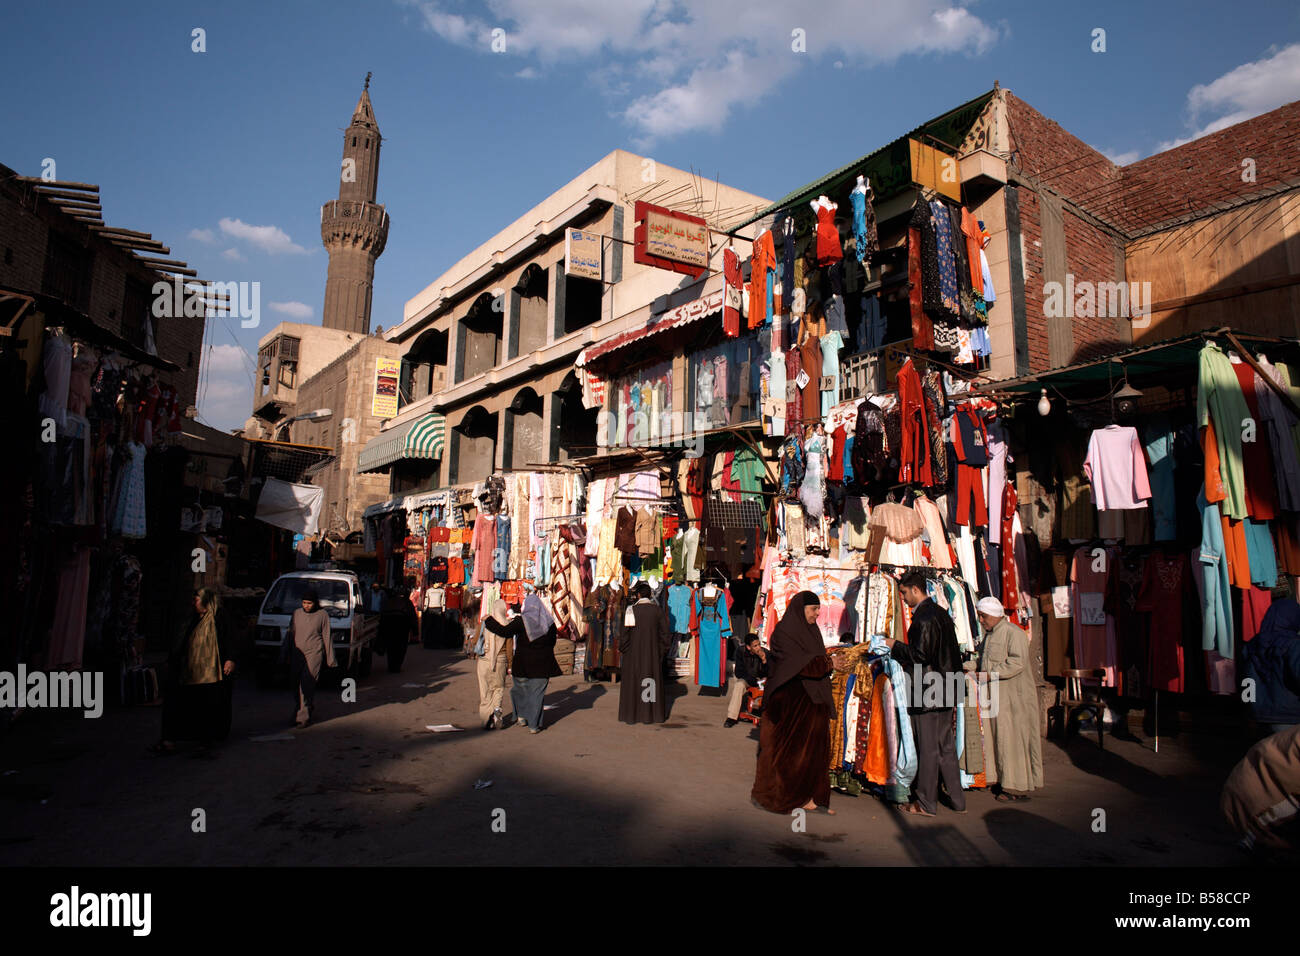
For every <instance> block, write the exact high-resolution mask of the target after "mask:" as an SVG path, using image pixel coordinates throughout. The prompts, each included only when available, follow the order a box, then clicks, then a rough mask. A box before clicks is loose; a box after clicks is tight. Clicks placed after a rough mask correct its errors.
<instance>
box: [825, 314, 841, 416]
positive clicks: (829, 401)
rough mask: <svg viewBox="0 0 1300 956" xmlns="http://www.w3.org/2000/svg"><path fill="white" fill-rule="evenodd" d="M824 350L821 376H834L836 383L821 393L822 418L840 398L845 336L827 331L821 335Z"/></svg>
mask: <svg viewBox="0 0 1300 956" xmlns="http://www.w3.org/2000/svg"><path fill="white" fill-rule="evenodd" d="M819 344H820V346H821V351H822V361H821V369H820V371H821V377H822V378H833V379H834V380H835V384H834V385H833V386H832V387H831V388H830V389H829V390H823V391H822V393H821V397H822V403H821V413H822V418H825V417H826V416H827V415H829V414H830V411H831V406H832V405H835V404H836V403H838V402H839V400H840V349H842V348H844V336H843V335H841V334H840V333H839V332H827V333H826V334H825V335H823V336H822V337H821V341H820V343H819Z"/></svg>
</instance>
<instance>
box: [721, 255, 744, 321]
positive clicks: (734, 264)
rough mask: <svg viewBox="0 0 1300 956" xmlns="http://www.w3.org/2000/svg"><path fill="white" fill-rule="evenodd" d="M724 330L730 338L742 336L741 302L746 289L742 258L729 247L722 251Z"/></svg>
mask: <svg viewBox="0 0 1300 956" xmlns="http://www.w3.org/2000/svg"><path fill="white" fill-rule="evenodd" d="M722 281H723V286H724V289H723V294H722V330H723V332H725V333H726V334H727V335H728V336H729V337H731V338H736V337H738V336H739V335H740V300H741V295H742V290H743V288H744V284H743V280H742V279H741V276H740V257H739V256H738V255H736V252H735V250H734V249H732V248H731V247H730V246H728V247H727V248H726V249H724V250H722Z"/></svg>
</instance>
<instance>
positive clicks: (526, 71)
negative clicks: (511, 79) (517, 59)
mask: <svg viewBox="0 0 1300 956" xmlns="http://www.w3.org/2000/svg"><path fill="white" fill-rule="evenodd" d="M541 75H542V74H540V73H538V72H537V70H535V69H534V68H533V67H531V66H526V67H524V68H523V69H522V70H520V71H519V72H518V73H516V74H515V76H516V78H518V79H521V80H535V79H537V78H538V77H539V76H541Z"/></svg>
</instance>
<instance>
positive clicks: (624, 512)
mask: <svg viewBox="0 0 1300 956" xmlns="http://www.w3.org/2000/svg"><path fill="white" fill-rule="evenodd" d="M614 520H615V526H614V547H615V548H617V549H618V550H619V551H621V552H622V553H623V554H625V555H626V554H636V553H637V550H636V509H635V508H633V507H632V506H631V505H623V507H621V508H619V509H618V511H617V512H616V513H615V515H614Z"/></svg>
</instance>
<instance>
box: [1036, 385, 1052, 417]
mask: <svg viewBox="0 0 1300 956" xmlns="http://www.w3.org/2000/svg"><path fill="white" fill-rule="evenodd" d="M1038 414H1040V415H1042V416H1043V417H1044V418H1046V417H1047V416H1048V415H1050V414H1052V403H1051V402H1050V401H1048V400H1047V389H1043V394H1042V395H1041V396H1040V397H1039V399H1038Z"/></svg>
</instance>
